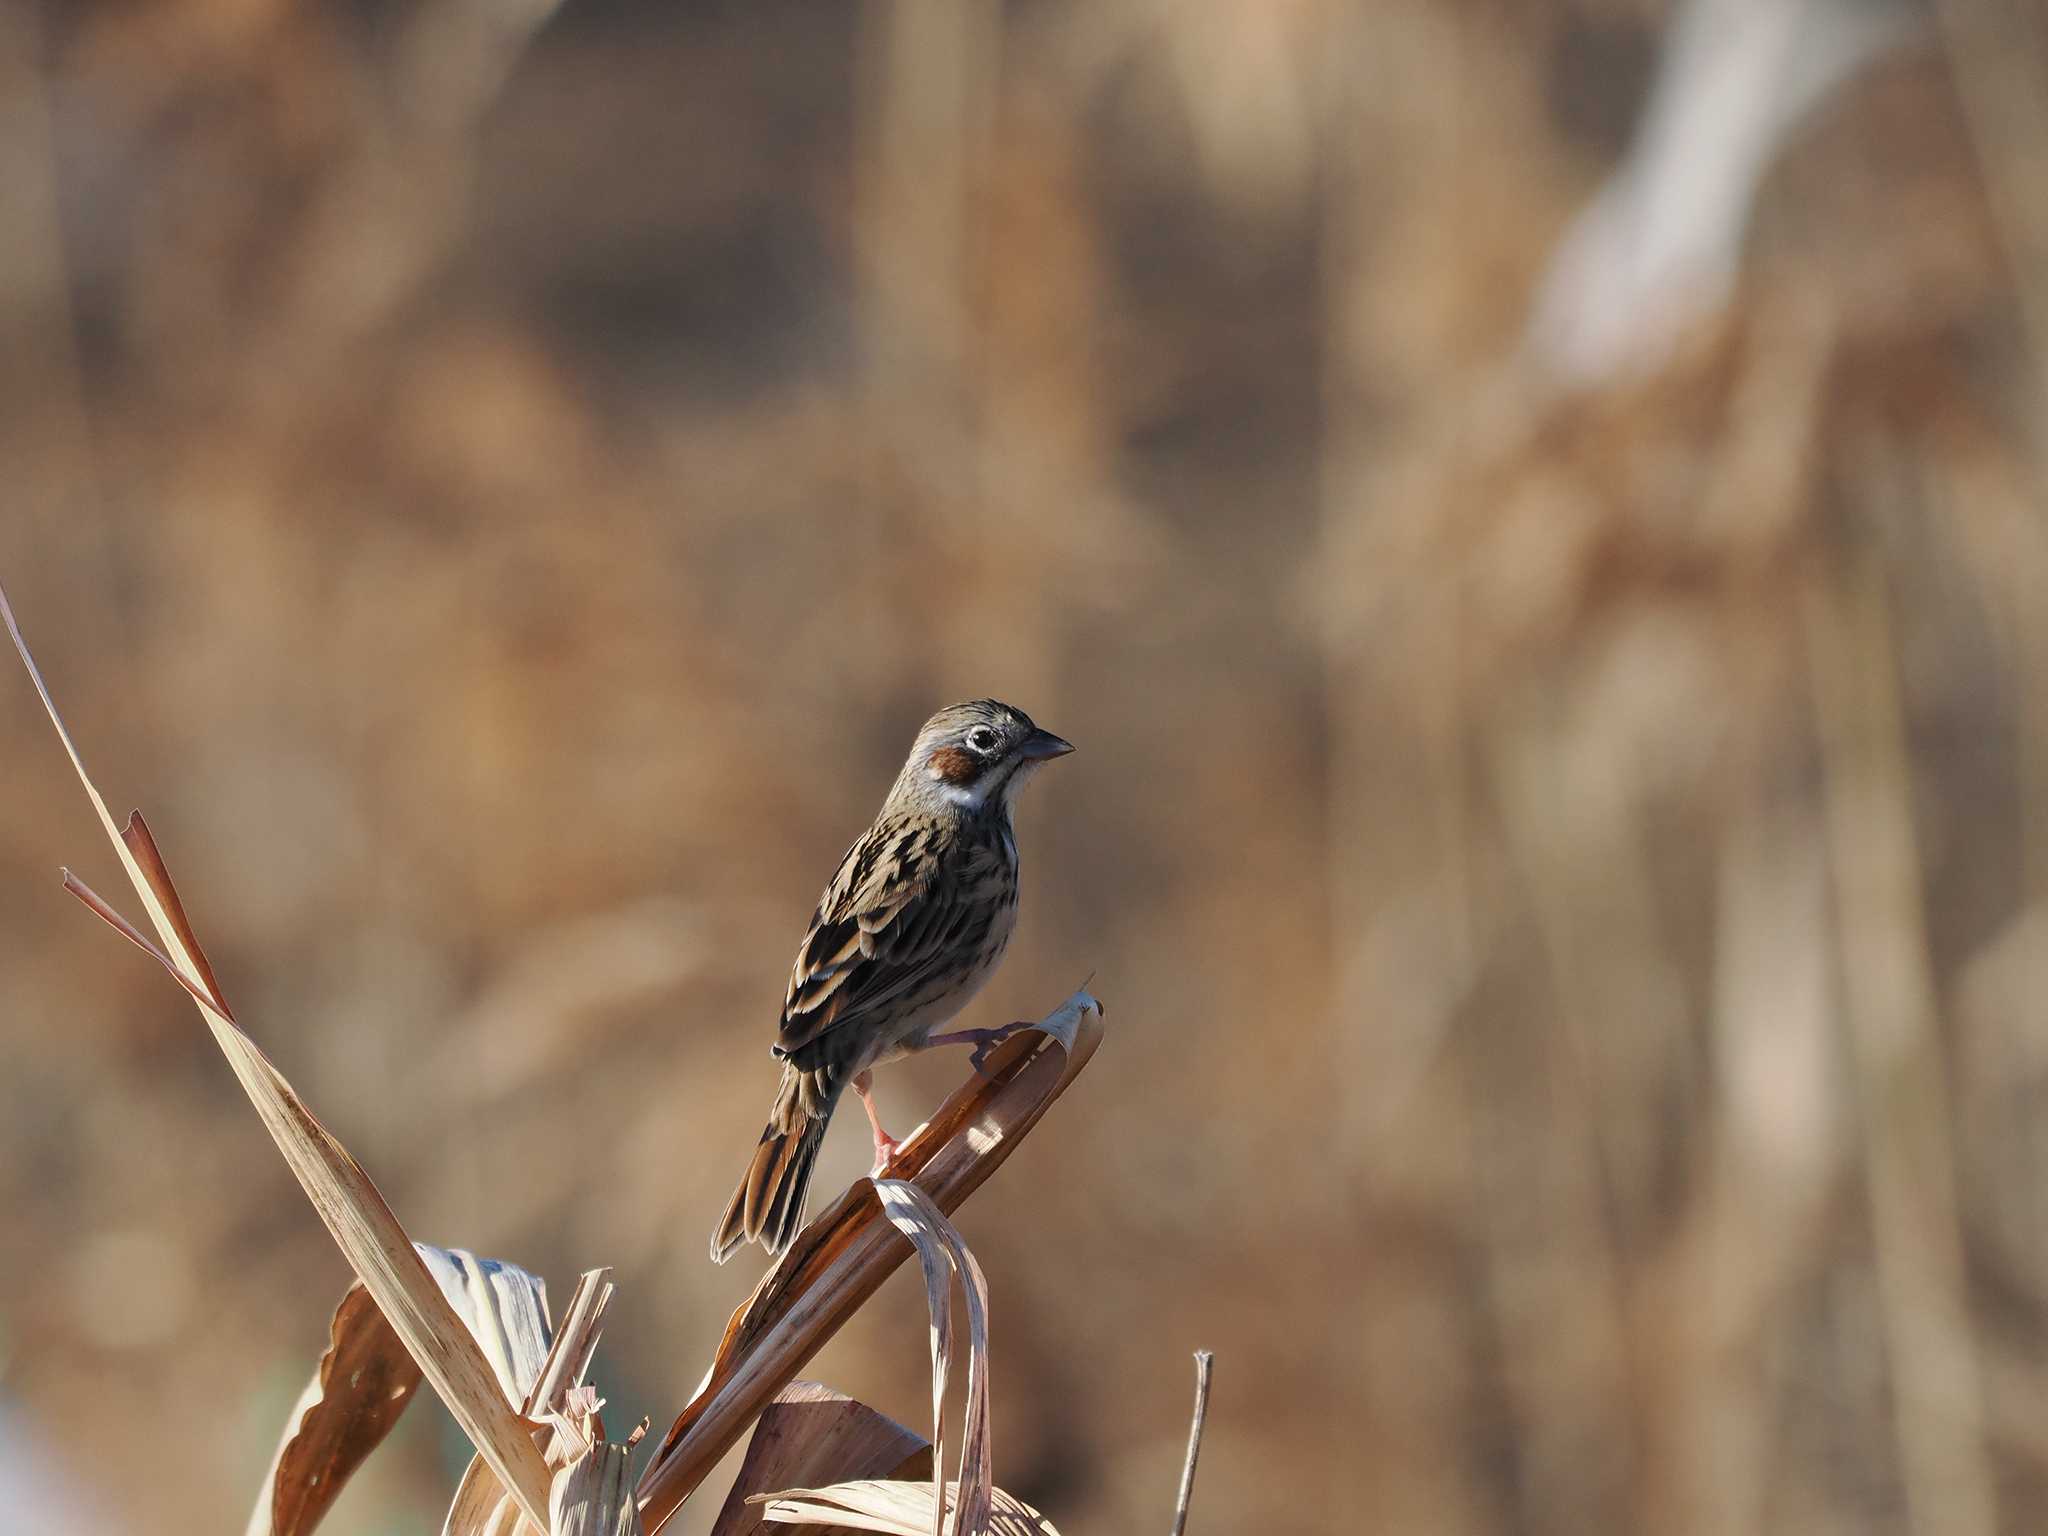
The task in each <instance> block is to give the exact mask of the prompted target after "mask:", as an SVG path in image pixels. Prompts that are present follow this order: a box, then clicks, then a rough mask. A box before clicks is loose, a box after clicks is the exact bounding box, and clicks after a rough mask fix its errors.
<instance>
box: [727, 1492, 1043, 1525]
mask: <svg viewBox="0 0 2048 1536" xmlns="http://www.w3.org/2000/svg"><path fill="white" fill-rule="evenodd" d="M959 1496H960V1487H959V1484H957V1483H954V1484H950V1485H948V1487H947V1489H946V1507H947V1510H948V1511H950V1510H951V1509H952V1507H953V1504H954V1502H955V1501H956V1500H957V1499H958V1498H959ZM754 1502H756V1503H759V1504H760V1505H762V1507H763V1510H764V1512H765V1514H766V1516H767V1518H768V1519H769V1520H770V1521H772V1522H774V1523H775V1524H778V1525H828V1526H829V1525H836V1526H843V1527H845V1528H846V1529H849V1530H856V1531H883V1532H887V1533H890V1536H924V1533H925V1532H926V1531H928V1530H929V1529H930V1528H931V1523H932V1518H933V1514H934V1510H933V1507H932V1506H933V1494H932V1485H931V1484H930V1483H927V1482H922V1481H920V1482H914V1483H913V1482H898V1481H894V1480H891V1481H886V1482H884V1481H865V1482H852V1483H835V1484H834V1485H832V1486H831V1487H829V1488H789V1489H785V1490H784V1491H783V1492H781V1493H764V1494H757V1495H756V1496H755V1500H754ZM987 1529H988V1530H989V1531H991V1532H992V1533H994V1536H1059V1532H1058V1530H1056V1529H1055V1528H1054V1526H1053V1523H1052V1522H1051V1521H1050V1520H1048V1519H1046V1518H1045V1516H1043V1515H1041V1514H1040V1513H1039V1512H1038V1511H1037V1510H1035V1509H1033V1508H1032V1507H1031V1506H1030V1505H1029V1504H1026V1503H1025V1502H1024V1501H1023V1500H1022V1499H1019V1498H1014V1497H1012V1496H1011V1495H1010V1494H1007V1493H1005V1492H1003V1490H1002V1489H1000V1488H998V1489H996V1490H995V1492H994V1498H993V1501H992V1506H991V1512H990V1515H989V1521H988V1526H987Z"/></svg>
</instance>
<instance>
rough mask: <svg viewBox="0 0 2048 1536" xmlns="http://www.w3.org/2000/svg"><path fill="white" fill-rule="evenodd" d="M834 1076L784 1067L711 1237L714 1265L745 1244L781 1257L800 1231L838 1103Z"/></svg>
mask: <svg viewBox="0 0 2048 1536" xmlns="http://www.w3.org/2000/svg"><path fill="white" fill-rule="evenodd" d="M836 1076H837V1074H836V1073H831V1072H829V1070H825V1071H818V1072H803V1071H799V1070H798V1069H797V1068H795V1067H793V1066H786V1067H784V1068H783V1072H782V1086H781V1089H780V1090H779V1091H778V1092H777V1094H776V1096H775V1109H774V1111H773V1112H772V1113H771V1114H770V1116H769V1119H768V1125H767V1128H766V1129H765V1130H763V1131H762V1132H761V1140H760V1142H759V1144H758V1145H756V1146H755V1148H754V1156H753V1158H752V1160H751V1161H750V1162H749V1163H748V1164H747V1172H746V1176H745V1177H744V1178H742V1179H741V1180H740V1182H739V1187H738V1188H737V1189H735V1190H734V1191H733V1192H732V1199H731V1200H729V1201H727V1202H726V1207H725V1215H724V1216H723V1217H721V1218H720V1220H719V1223H718V1226H717V1229H716V1230H715V1231H713V1232H712V1234H711V1257H712V1259H713V1261H714V1262H716V1263H719V1264H723V1263H724V1262H725V1261H726V1260H727V1259H729V1258H731V1257H732V1255H733V1251H734V1250H735V1249H737V1248H739V1247H740V1246H741V1245H742V1244H744V1243H753V1242H758V1243H759V1244H760V1245H761V1246H762V1247H763V1248H765V1249H767V1250H768V1252H769V1253H771V1254H777V1253H780V1252H782V1251H783V1249H785V1248H787V1247H788V1246H789V1245H790V1241H791V1240H792V1239H793V1238H794V1237H795V1236H796V1234H797V1232H798V1231H799V1230H800V1229H801V1228H802V1226H803V1220H804V1206H805V1203H806V1201H807V1199H808V1197H809V1195H810V1189H811V1174H812V1173H813V1171H814V1170H815V1169H816V1167H817V1162H818V1148H819V1147H821V1146H823V1145H824V1142H825V1128H826V1126H827V1125H829V1124H830V1123H831V1119H832V1111H833V1110H834V1109H835V1108H836V1107H837V1106H838V1102H839V1085H838V1083H836V1082H835V1081H833V1079H834V1078H835V1077H836Z"/></svg>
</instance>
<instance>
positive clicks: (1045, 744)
mask: <svg viewBox="0 0 2048 1536" xmlns="http://www.w3.org/2000/svg"><path fill="white" fill-rule="evenodd" d="M1073 750H1074V744H1073V743H1072V742H1071V741H1062V740H1060V738H1059V737H1057V736H1055V735H1053V733H1052V732H1051V731H1041V730H1038V729H1036V728H1035V727H1034V728H1033V730H1032V732H1031V734H1030V735H1029V736H1026V737H1025V738H1024V744H1023V745H1022V746H1021V747H1019V748H1018V749H1017V755H1018V756H1019V757H1021V758H1023V759H1024V761H1025V762H1027V763H1042V762H1044V761H1045V760H1046V759H1047V758H1050V757H1065V756H1066V755H1067V754H1068V753H1069V752H1071V751H1073Z"/></svg>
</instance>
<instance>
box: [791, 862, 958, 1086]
mask: <svg viewBox="0 0 2048 1536" xmlns="http://www.w3.org/2000/svg"><path fill="white" fill-rule="evenodd" d="M943 846H944V838H943V835H942V834H941V832H940V830H939V829H938V828H936V827H934V826H932V825H929V824H923V825H913V824H909V823H906V822H885V823H880V824H878V825H876V826H875V827H874V828H872V829H871V830H870V831H869V832H868V833H867V835H866V836H865V837H863V838H862V839H861V840H860V841H859V842H857V843H855V844H854V845H853V847H851V848H849V849H848V850H847V851H846V857H845V858H844V859H842V860H841V861H840V865H839V870H838V873H836V874H835V875H834V876H833V877H832V882H831V884H830V885H828V886H826V888H825V894H824V896H823V897H822V898H821V899H820V900H819V902H818V909H817V911H816V912H815V913H814V914H813V915H812V918H811V929H810V932H809V933H808V934H806V935H805V936H804V942H803V944H802V945H801V946H800V947H799V948H798V950H797V957H796V964H795V965H794V966H793V967H792V968H791V971H790V977H789V991H788V993H787V995H786V996H785V998H784V1001H783V1008H782V1021H781V1027H780V1028H779V1029H778V1031H777V1033H776V1042H775V1043H776V1046H777V1048H778V1049H779V1050H781V1051H782V1052H783V1053H785V1054H790V1053H794V1052H796V1051H800V1050H802V1049H803V1048H804V1047H805V1046H807V1045H810V1044H811V1043H812V1042H814V1041H815V1040H817V1038H818V1037H819V1036H820V1035H822V1034H823V1033H824V1032H825V1031H826V1030H828V1029H837V1028H843V1027H847V1026H850V1025H854V1024H857V1023H859V1022H860V1021H861V1020H863V1019H866V1018H869V1017H871V1016H872V1015H873V1014H874V1013H875V1011H876V1010H878V1009H880V1008H883V1007H886V1006H887V1005H888V1004H889V1003H891V1002H893V1001H894V1000H895V999H897V998H899V997H901V996H903V995H904V994H905V993H907V992H909V991H912V990H914V989H915V988H917V987H918V986H919V985H920V984H921V983H923V982H924V981H925V980H927V979H928V978H929V977H930V976H931V975H932V974H933V973H934V971H935V970H937V969H938V967H939V966H940V964H941V963H946V962H949V961H950V959H951V958H952V955H953V951H952V949H951V947H950V946H949V945H948V944H947V943H946V934H947V933H948V931H949V930H953V929H955V928H957V918H958V916H959V913H958V910H957V909H958V907H959V902H958V900H957V898H956V896H955V895H954V894H953V893H952V890H951V885H950V883H949V882H941V881H940V880H939V879H938V873H939V865H940V855H941V851H942V848H943Z"/></svg>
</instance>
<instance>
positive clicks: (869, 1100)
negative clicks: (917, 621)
mask: <svg viewBox="0 0 2048 1536" xmlns="http://www.w3.org/2000/svg"><path fill="white" fill-rule="evenodd" d="M1073 750H1074V749H1073V747H1072V746H1071V745H1069V744H1068V743H1067V742H1064V741H1062V740H1060V738H1059V737H1057V736H1055V735H1053V734H1052V733H1051V732H1050V731H1042V730H1040V729H1039V728H1038V727H1037V726H1035V725H1033V724H1032V723H1031V719H1030V717H1029V716H1027V715H1026V714H1025V713H1024V712H1023V711H1022V710H1020V709H1012V708H1011V707H1010V706H1009V705H1007V704H999V703H997V702H996V701H995V700H994V699H975V700H972V701H971V702H969V703H966V704H954V705H951V706H949V707H948V708H945V709H942V710H940V711H939V712H938V713H937V714H936V715H933V716H932V717H931V719H929V720H927V721H926V722H925V724H924V729H923V730H921V731H919V732H918V733H917V740H916V742H915V743H913V744H912V746H911V748H910V756H909V758H908V759H907V760H906V761H905V762H904V764H903V771H902V772H900V773H898V774H897V775H896V783H895V784H894V786H893V787H891V789H890V790H889V798H888V799H887V800H885V801H884V802H883V803H882V809H881V813H880V814H879V815H878V816H876V817H875V824H874V825H873V826H871V827H869V828H868V830H867V831H866V832H864V833H862V834H861V836H860V838H859V839H858V840H857V841H856V842H855V843H854V845H853V846H852V847H851V848H849V849H847V850H846V857H845V858H843V859H841V860H840V861H839V869H838V872H837V873H836V874H834V875H833V876H832V880H831V883H830V884H828V885H827V886H826V887H825V894H824V895H823V896H822V897H820V898H819V899H818V909H817V911H815V912H813V913H812V914H811V928H810V932H808V933H807V934H805V935H804V941H803V945H802V947H800V948H799V949H798V950H797V955H796V964H795V966H794V967H792V968H791V970H790V973H789V992H788V995H787V996H786V998H785V999H784V1001H783V1004H782V1017H781V1020H780V1021H779V1024H778V1027H777V1030H776V1036H775V1044H774V1047H773V1051H774V1054H775V1056H776V1058H777V1059H778V1060H780V1061H781V1062H782V1085H781V1087H780V1088H779V1089H778V1090H777V1092H776V1095H775V1107H774V1109H773V1110H772V1111H771V1112H770V1113H769V1116H768V1128H767V1129H766V1130H764V1131H762V1132H761V1141H760V1145H759V1146H757V1147H756V1148H755V1149H754V1157H753V1161H752V1162H751V1163H749V1164H748V1165H747V1173H746V1177H745V1178H743V1179H741V1180H740V1185H739V1188H738V1189H736V1190H734V1191H733V1196H732V1200H731V1203H730V1204H728V1205H727V1206H726V1208H725V1216H724V1218H723V1219H722V1220H720V1222H719V1223H718V1228H717V1230H716V1231H715V1232H713V1233H712V1235H711V1257H712V1258H713V1259H714V1260H716V1261H717V1262H718V1263H720V1264H723V1263H724V1262H725V1261H726V1259H727V1258H729V1257H730V1256H731V1254H732V1252H733V1250H734V1249H735V1248H737V1247H739V1246H740V1245H741V1244H742V1243H746V1242H755V1241H758V1242H759V1243H760V1244H761V1246H762V1247H764V1248H766V1249H767V1250H768V1252H770V1253H771V1254H775V1253H780V1252H782V1250H783V1249H785V1248H787V1247H788V1246H789V1243H790V1239H791V1238H793V1237H795V1236H796V1233H797V1230H798V1228H799V1227H801V1226H802V1225H803V1217H804V1202H805V1198H806V1196H807V1194H808V1192H809V1189H810V1183H811V1170H812V1168H813V1167H814V1166H815V1165H816V1163H817V1160H818V1148H819V1146H820V1145H821V1144H823V1142H824V1140H825V1127H826V1125H827V1123H829V1122H830V1120H831V1118H832V1111H833V1110H834V1109H836V1108H837V1107H838V1105H839V1098H840V1095H841V1094H842V1093H844V1092H845V1090H846V1089H847V1087H848V1086H849V1085H850V1086H851V1087H852V1088H853V1091H854V1092H855V1093H857V1094H859V1095H860V1100H861V1103H862V1105H863V1106H865V1108H866V1109H867V1112H868V1123H869V1125H871V1126H872V1127H873V1128H874V1134H875V1170H876V1172H878V1173H879V1172H880V1171H881V1170H882V1169H883V1168H884V1167H886V1166H887V1165H888V1163H889V1161H890V1159H891V1158H892V1157H894V1156H895V1154H896V1151H897V1146H898V1144H897V1142H896V1141H895V1140H894V1139H893V1138H892V1137H891V1136H890V1135H889V1134H888V1133H887V1132H886V1131H884V1130H883V1129H882V1122H881V1120H880V1118H879V1117H878V1116H877V1115H876V1113H875V1102H874V1099H873V1097H872V1096H871V1093H870V1089H871V1088H872V1086H873V1082H874V1074H873V1070H872V1069H873V1068H874V1067H875V1066H877V1065H879V1064H880V1063H883V1062H887V1061H893V1060H895V1059H896V1058H898V1057H900V1056H905V1055H908V1054H909V1053H910V1052H912V1051H921V1050H924V1049H926V1048H928V1047H930V1046H935V1045H972V1046H974V1047H975V1053H974V1065H975V1066H976V1067H977V1068H979V1067H980V1066H981V1063H982V1060H983V1058H984V1057H985V1056H986V1054H987V1053H988V1052H989V1051H990V1050H991V1049H993V1048H994V1046H995V1045H996V1043H997V1042H998V1041H1000V1040H1002V1039H1003V1038H1004V1037H1005V1036H1007V1035H1008V1034H1009V1033H1010V1032H1011V1031H1012V1030H1014V1029H1017V1028H1021V1027H1023V1026H1020V1025H1015V1024H1012V1025H1007V1026H1005V1027H1003V1028H1000V1029H967V1030H960V1031H957V1032H955V1033H953V1034H935V1033H933V1031H935V1030H937V1029H938V1028H939V1027H940V1026H942V1025H944V1024H946V1023H947V1022H949V1021H950V1020H951V1019H952V1018H953V1016H954V1015H955V1014H957V1013H958V1012H959V1011H960V1010H961V1009H962V1008H964V1007H966V1006H967V1004H968V1003H969V1002H970V1001H971V1000H972V999H973V997H974V995H975V993H977V992H979V991H980V990H981V987H982V983H983V982H985V981H987V980H988V978H989V976H990V974H991V973H993V972H994V970H995V968H996V964H997V962H998V961H1000V960H1001V959H1002V958H1003V950H1004V949H1005V948H1006V947H1007V946H1008V944H1009V942H1010V932H1011V930H1012V929H1013V928H1014V927H1015V926H1016V923H1017V840H1016V837H1015V835H1014V834H1013V833H1012V831H1011V829H1010V807H1011V805H1012V803H1013V802H1014V801H1015V800H1016V797H1017V791H1018V790H1020V789H1022V788H1023V787H1024V784H1025V781H1026V780H1028V779H1029V778H1030V777H1031V776H1032V775H1033V774H1034V773H1035V772H1037V771H1038V769H1039V767H1040V766H1041V765H1043V764H1044V763H1046V762H1047V761H1049V760H1050V759H1052V758H1055V757H1064V756H1066V754H1067V753H1069V752H1071V751H1073Z"/></svg>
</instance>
